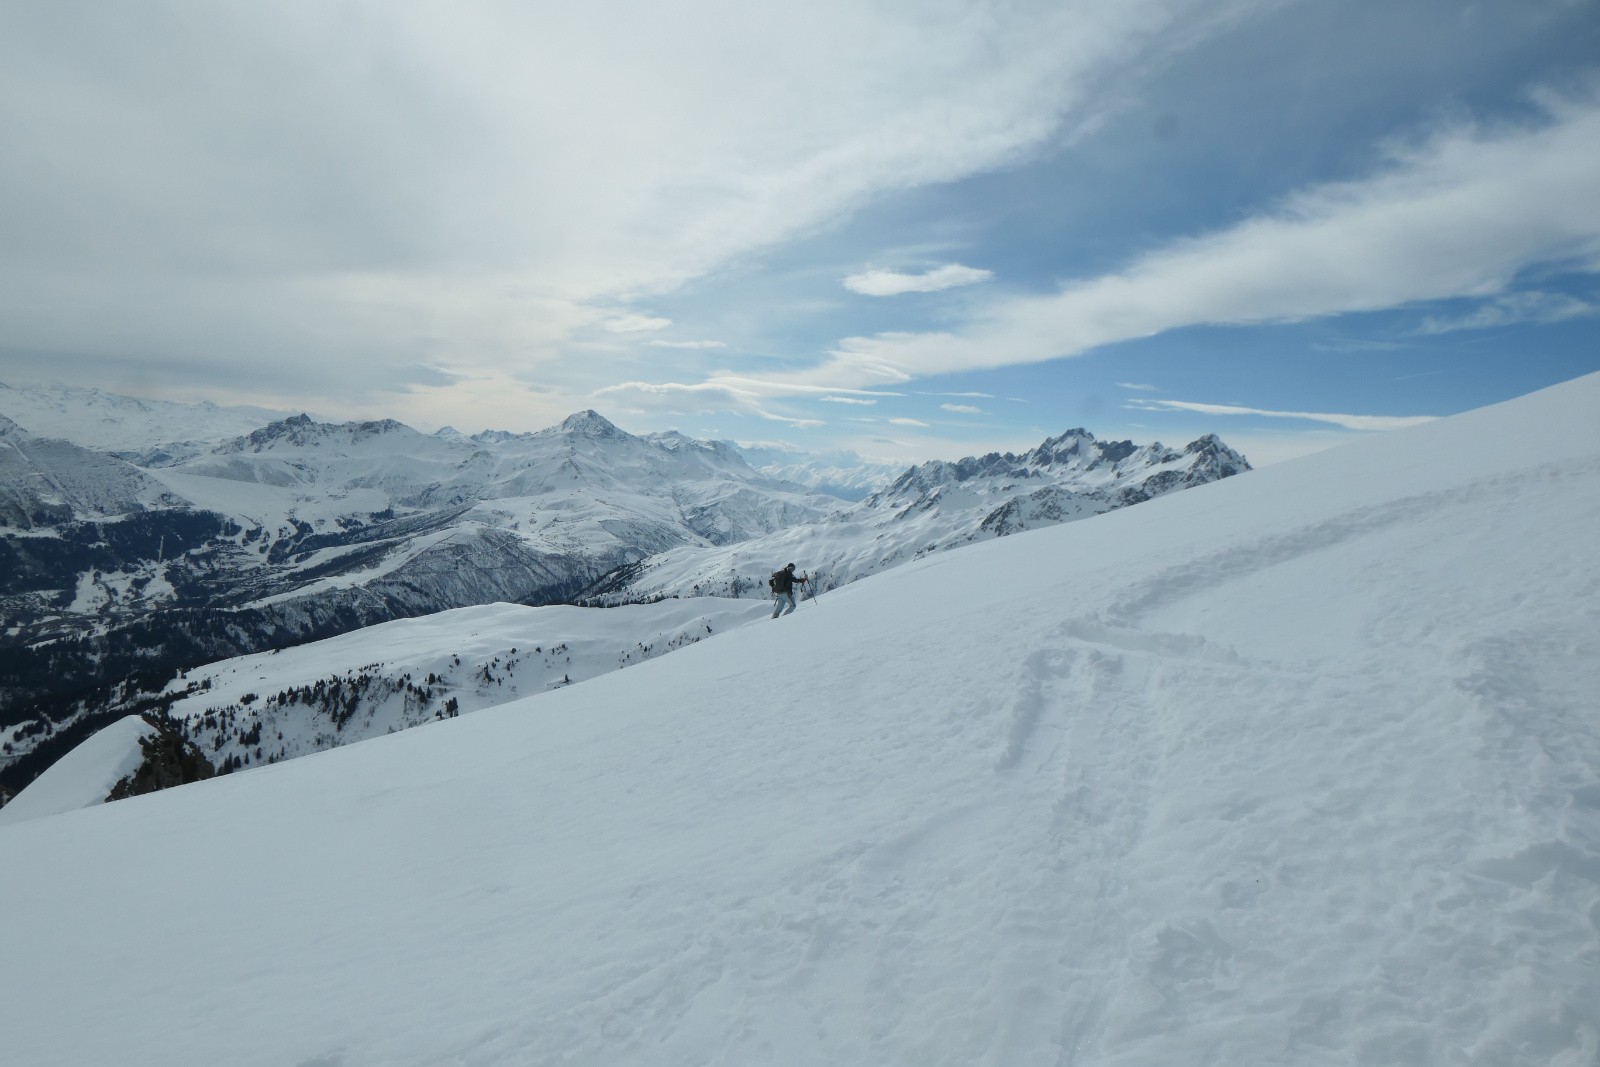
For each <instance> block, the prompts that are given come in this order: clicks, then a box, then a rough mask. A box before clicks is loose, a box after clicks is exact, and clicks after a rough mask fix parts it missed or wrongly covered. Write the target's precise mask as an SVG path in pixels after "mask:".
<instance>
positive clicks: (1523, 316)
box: [1417, 293, 1600, 335]
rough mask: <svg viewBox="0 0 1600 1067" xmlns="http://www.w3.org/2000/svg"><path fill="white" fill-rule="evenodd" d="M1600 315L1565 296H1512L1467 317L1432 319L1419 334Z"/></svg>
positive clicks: (1432, 316)
mask: <svg viewBox="0 0 1600 1067" xmlns="http://www.w3.org/2000/svg"><path fill="white" fill-rule="evenodd" d="M1597 312H1600V308H1597V307H1596V306H1595V305H1594V304H1592V303H1590V302H1589V301H1587V300H1579V299H1578V298H1577V297H1574V296H1567V295H1565V294H1562V293H1510V294H1507V295H1506V296H1503V297H1500V298H1498V299H1496V300H1491V301H1489V302H1488V303H1486V304H1484V305H1483V306H1482V307H1479V308H1478V309H1477V310H1475V311H1471V312H1469V313H1467V314H1465V315H1455V316H1449V315H1429V316H1428V317H1427V318H1425V319H1423V320H1422V325H1421V326H1419V327H1418V328H1417V333H1419V334H1423V335H1432V334H1441V333H1454V332H1456V331H1457V330H1489V329H1494V328H1496V327H1499V326H1515V325H1518V324H1521V323H1530V322H1531V323H1537V324H1539V325H1548V324H1549V323H1552V322H1562V321H1564V320H1566V319H1576V318H1583V317H1585V316H1588V315H1593V314H1595V313H1597Z"/></svg>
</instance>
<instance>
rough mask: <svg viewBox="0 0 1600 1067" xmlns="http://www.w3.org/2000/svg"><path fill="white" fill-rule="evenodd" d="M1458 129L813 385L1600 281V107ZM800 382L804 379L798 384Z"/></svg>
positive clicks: (847, 355) (842, 366)
mask: <svg viewBox="0 0 1600 1067" xmlns="http://www.w3.org/2000/svg"><path fill="white" fill-rule="evenodd" d="M1544 107H1545V111H1544V114H1543V117H1542V119H1541V120H1540V121H1539V122H1538V123H1537V124H1535V125H1524V126H1497V127H1452V128H1450V129H1446V130H1444V131H1442V132H1439V133H1437V134H1435V135H1434V136H1432V137H1430V138H1428V139H1426V140H1425V141H1422V142H1421V143H1418V144H1414V145H1410V146H1397V147H1395V148H1394V149H1393V150H1392V151H1391V161H1390V163H1389V165H1388V166H1387V167H1385V168H1384V169H1383V170H1381V171H1380V172H1378V173H1375V174H1373V175H1371V176H1369V177H1367V178H1363V179H1360V180H1355V181H1348V182H1340V183H1335V184H1329V185H1323V186H1318V187H1315V188H1312V189H1308V190H1306V191H1304V192H1302V193H1300V194H1298V195H1296V196H1294V197H1291V198H1290V199H1288V200H1287V201H1285V202H1284V203H1283V204H1282V205H1280V206H1279V207H1278V208H1277V209H1276V210H1274V211H1272V212H1270V213H1268V214H1263V215H1260V216H1257V217H1255V218H1252V219H1248V220H1246V221H1245V222H1243V223H1240V224H1239V225H1237V226H1234V227H1232V228H1230V229H1226V230H1221V231H1218V232H1216V233H1212V234H1208V235H1206V236H1202V237H1197V238H1193V239H1190V240H1183V241H1178V242H1174V243H1172V244H1170V245H1168V246H1167V247H1165V248H1162V249H1159V250H1157V251H1155V252H1153V253H1151V254H1149V255H1147V256H1145V257H1143V258H1142V259H1140V260H1138V261H1136V262H1134V263H1133V264H1131V265H1130V266H1129V267H1127V268H1126V269H1124V270H1121V271H1118V272H1116V273H1112V274H1107V275H1103V276H1101V277H1097V278H1091V279H1086V280H1083V281H1077V282H1072V283H1069V284H1067V285H1065V286H1064V287H1062V288H1061V289H1060V290H1059V291H1058V292H1056V293H1054V294H1051V295H1046V296H1037V297H1027V298H1013V299H1008V300H1001V301H997V302H994V303H991V304H989V305H988V306H987V307H985V308H983V309H981V310H980V311H979V312H978V313H976V314H975V316H974V317H973V318H972V319H971V320H970V321H969V322H968V323H967V324H966V325H965V326H964V327H962V328H959V329H956V330H952V331H949V332H943V333H885V334H879V335H876V336H873V337H850V338H846V339H844V340H843V341H841V342H840V343H839V344H838V346H837V347H836V348H835V350H834V351H833V352H832V354H831V359H830V360H828V361H827V362H826V363H825V364H824V365H822V366H821V367H819V368H818V369H817V370H816V371H815V374H817V375H819V376H825V377H827V378H828V379H829V380H832V381H849V382H853V383H856V384H860V385H870V384H871V383H873V382H877V381H905V380H908V379H910V378H913V377H919V376H924V375H931V374H944V373H952V372H957V371H964V370H973V369H979V368H989V367H998V366H1007V365H1013V364H1020V363H1033V362H1039V361H1042V360H1047V359H1053V358H1057V357H1062V356H1073V355H1079V354H1082V353H1084V352H1088V351H1090V350H1091V349H1094V348H1097V347H1100V346H1102V345H1106V344H1110V343H1113V342H1117V341H1125V340H1129V339H1133V338H1139V337H1148V336H1151V335H1154V334H1158V333H1162V332H1165V331H1167V330H1172V329H1177V328H1179V327H1184V326H1194V325H1206V324H1210V325H1248V324H1259V323H1271V322H1292V321H1298V320H1304V319H1310V318H1316V317H1320V316H1328V315H1337V314H1341V313H1346V312H1356V311H1373V310H1379V309H1385V308H1393V307H1398V306H1402V305H1406V304H1411V303H1417V302H1421V301H1428V300H1439V299H1445V298H1450V297H1461V296H1480V297H1482V296H1489V295H1492V294H1496V293H1499V292H1502V291H1503V290H1504V289H1505V288H1506V287H1507V286H1508V285H1509V284H1510V282H1511V281H1512V279H1513V278H1514V277H1515V276H1516V275H1517V273H1518V272H1519V271H1522V270H1524V269H1526V268H1528V267H1530V266H1533V265H1536V264H1542V263H1552V262H1562V263H1567V264H1569V265H1570V264H1572V263H1585V264H1588V269H1600V266H1597V264H1600V101H1597V100H1596V99H1595V97H1594V96H1593V95H1590V96H1586V97H1583V98H1580V99H1564V100H1552V99H1547V100H1546V101H1545V102H1544ZM802 378H803V376H802Z"/></svg>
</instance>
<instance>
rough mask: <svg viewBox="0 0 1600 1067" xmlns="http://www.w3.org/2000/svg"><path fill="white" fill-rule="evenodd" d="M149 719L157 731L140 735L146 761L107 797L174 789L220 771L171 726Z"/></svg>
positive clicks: (112, 798) (122, 796)
mask: <svg viewBox="0 0 1600 1067" xmlns="http://www.w3.org/2000/svg"><path fill="white" fill-rule="evenodd" d="M145 721H146V722H148V723H149V724H150V725H151V726H152V727H154V731H153V732H152V733H150V734H149V735H147V736H145V737H141V738H140V739H139V747H140V748H141V749H143V751H144V762H142V763H140V764H139V767H138V769H137V770H135V771H134V772H133V773H132V774H130V775H128V776H127V777H126V778H124V779H122V780H121V781H119V782H118V783H117V784H116V785H115V786H113V787H112V789H111V792H110V793H109V794H108V795H107V796H106V800H108V801H110V800H123V799H126V798H127V797H136V796H142V795H143V794H145V793H154V792H155V791H156V790H158V789H170V788H172V787H173V786H175V785H188V784H189V783H190V782H203V781H205V780H206V779H207V778H211V777H213V776H214V775H215V774H216V773H217V771H216V768H215V767H213V766H211V763H210V762H209V761H208V760H207V759H206V758H205V756H203V755H201V754H200V750H199V749H198V748H196V747H195V746H194V745H193V744H192V743H190V742H188V741H186V740H184V739H183V738H182V737H181V736H179V735H178V734H177V733H176V732H175V731H173V730H172V729H171V728H170V727H168V726H166V725H164V724H162V723H160V722H157V721H156V720H154V719H149V718H147V719H146V720H145Z"/></svg>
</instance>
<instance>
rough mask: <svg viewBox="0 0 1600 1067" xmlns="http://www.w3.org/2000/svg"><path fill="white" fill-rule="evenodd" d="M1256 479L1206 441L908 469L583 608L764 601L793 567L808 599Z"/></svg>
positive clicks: (653, 561) (1104, 444)
mask: <svg viewBox="0 0 1600 1067" xmlns="http://www.w3.org/2000/svg"><path fill="white" fill-rule="evenodd" d="M1249 469H1250V464H1249V463H1248V462H1247V461H1246V460H1245V458H1244V457H1243V456H1241V455H1239V454H1238V453H1237V452H1235V451H1233V449H1231V448H1229V447H1228V446H1227V445H1225V444H1223V443H1222V441H1221V440H1219V439H1218V438H1217V437H1216V436H1215V435H1211V434H1208V435H1206V436H1205V437H1202V438H1199V439H1198V440H1195V441H1192V442H1190V443H1189V445H1188V446H1186V447H1185V448H1183V449H1182V450H1181V451H1180V450H1178V449H1172V448H1167V447H1165V446H1164V445H1162V444H1160V443H1159V442H1157V443H1155V444H1149V445H1135V444H1133V442H1131V441H1097V440H1095V438H1094V435H1093V434H1091V433H1089V431H1087V430H1084V429H1076V430H1068V431H1067V432H1066V433H1064V434H1061V435H1060V436H1058V437H1052V438H1050V439H1048V440H1046V441H1045V442H1044V443H1042V444H1041V445H1039V446H1038V447H1037V448H1034V449H1032V450H1030V451H1028V452H1025V453H1023V454H1022V455H1020V456H1019V455H1013V454H1011V453H1009V452H1007V453H998V452H991V453H990V454H988V455H986V456H970V457H968V458H966V459H963V460H960V461H959V462H956V463H946V462H943V461H937V460H936V461H933V462H930V463H924V464H921V465H919V466H915V467H910V468H908V469H906V470H904V471H903V472H902V473H901V474H900V476H899V477H898V478H896V479H894V481H892V482H891V483H889V484H888V485H887V486H885V487H883V488H882V489H880V490H878V491H877V492H875V493H873V494H872V495H871V496H869V497H867V498H866V499H865V500H863V501H862V502H861V503H859V504H857V505H856V506H854V507H852V508H850V509H848V510H842V511H839V512H836V513H835V514H833V515H830V516H828V517H827V519H826V520H824V521H822V522H818V523H813V524H810V525H805V526H797V527H787V528H785V529H781V530H778V531H776V532H774V533H771V534H768V535H767V536H764V537H755V538H750V539H748V540H744V541H741V542H738V543H736V544H731V545H722V546H713V547H707V546H698V545H684V546H681V547H677V548H673V549H670V550H668V551H666V552H662V553H659V554H657V555H655V556H652V557H650V558H648V559H645V560H642V561H639V562H637V563H629V564H627V565H626V566H624V567H622V568H620V569H618V570H617V571H616V572H614V573H612V574H609V575H607V576H606V577H604V578H602V579H601V580H600V581H599V582H598V583H596V584H595V585H594V586H592V587H591V588H590V589H589V590H587V591H586V592H585V596H584V599H585V601H586V602H589V603H594V604H600V605H605V604H623V603H636V602H639V601H647V600H651V599H654V598H657V597H662V596H702V595H714V596H733V597H738V596H755V597H764V596H766V595H767V585H766V579H767V576H768V575H769V574H770V573H771V572H772V571H773V570H775V569H777V568H778V567H781V566H783V565H784V564H785V563H787V562H794V563H796V564H797V565H798V566H799V567H800V570H801V571H802V572H808V573H809V574H810V576H811V580H810V587H811V589H812V591H813V592H816V591H820V590H826V589H832V588H837V587H838V586H841V585H844V584H846V583H848V582H853V581H855V580H857V579H859V578H862V577H865V576H866V575H869V574H876V573H877V572H879V571H882V570H885V569H887V568H889V567H894V566H898V565H900V564H902V563H905V562H907V561H909V560H914V559H919V558H921V557H922V556H925V555H927V554H928V553H930V552H940V551H944V550H946V549H950V548H955V547H958V546H960V545H966V544H971V543H972V542H974V541H979V540H985V539H988V538H993V537H1004V536H1006V535H1007V534H1014V533H1021V532H1022V531H1024V530H1034V529H1039V528H1041V527H1044V526H1053V525H1055V524H1057V523H1061V522H1072V521H1074V520H1077V519H1084V518H1088V517H1090V516H1093V515H1103V514H1105V513H1106V512H1108V511H1112V510H1115V509H1116V508H1120V507H1126V506H1128V505H1129V504H1138V503H1142V502H1144V501H1146V500H1152V499H1154V498H1155V497H1158V496H1163V495H1165V494H1167V493H1172V492H1176V491H1178V490H1180V489H1191V488H1193V487H1195V486H1197V485H1205V484H1207V483H1209V482H1214V481H1217V480H1219V479H1221V478H1230V477H1232V476H1234V475H1235V474H1239V473H1242V472H1244V471H1247V470H1249Z"/></svg>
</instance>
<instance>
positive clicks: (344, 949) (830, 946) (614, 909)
mask: <svg viewBox="0 0 1600 1067" xmlns="http://www.w3.org/2000/svg"><path fill="white" fill-rule="evenodd" d="M1597 528H1600V376H1591V377H1589V378H1585V379H1580V380H1579V381H1577V382H1574V383H1569V384H1567V385H1565V386H1561V387H1558V388H1556V389H1552V390H1546V391H1544V392H1542V393H1538V394H1534V395H1533V396H1531V397H1527V398H1523V399H1521V400H1518V401H1513V402H1511V403H1508V404H1503V405H1498V406H1496V407H1493V408H1488V409H1484V410H1482V411H1479V412H1473V413H1469V414H1467V415H1463V416H1458V417H1456V418H1453V419H1449V420H1443V421H1441V422H1438V423H1434V424H1431V425H1428V426H1424V427H1418V428H1415V429H1411V430H1406V431H1397V432H1394V433H1391V434H1388V435H1385V436H1383V437H1381V438H1374V439H1369V440H1366V441H1362V442H1359V443H1357V444H1353V445H1350V446H1346V447H1344V448H1342V449H1338V450H1333V451H1328V452H1323V453H1318V454H1316V455H1313V456H1309V457H1306V458H1303V459H1300V460H1296V461H1292V462H1288V463H1283V464H1279V465H1275V466H1273V467H1271V468H1268V469H1266V470H1262V471H1257V472H1253V473H1250V474H1246V475H1242V476H1239V477H1236V478H1230V479H1227V480H1224V481H1222V482H1218V483H1215V484H1212V485H1208V486H1204V487H1201V488H1198V489H1194V490H1192V491H1187V492H1183V493H1178V494H1174V495H1171V496H1167V497H1163V498H1161V499H1159V500H1155V501H1152V502H1149V503H1147V504H1143V505H1141V506H1139V507H1137V508H1129V509H1123V510H1119V511H1115V512H1112V513H1109V514H1107V515H1103V516H1100V517H1097V518H1093V519H1089V520H1086V521H1083V522H1078V523H1071V524H1067V525H1063V526H1058V527H1054V528H1050V529H1046V530H1040V531H1036V532H1032V533H1027V534H1022V535H1019V536H1015V537H1008V538H1003V539H999V540H995V541H988V542H983V543H980V544H976V545H973V546H971V547H968V548H964V549H960V550H957V551H953V552H949V553H943V554H939V555H935V556H930V557H927V558H925V559H922V560H919V561H916V562H914V563H909V564H907V565H905V566H903V567H900V568H898V569H896V570H893V571H890V572H887V573H884V574H881V575H877V576H875V577H872V578H869V579H866V580H864V581H861V582H858V583H855V584H853V585H851V586H849V587H846V588H844V589H839V590H835V591H832V592H829V593H827V594H825V595H824V596H822V597H821V598H820V599H818V600H816V601H814V602H809V603H806V604H803V605H802V606H801V608H800V610H799V611H798V612H796V613H795V614H794V615H792V616H789V617H786V618H785V619H783V620H780V621H778V622H768V621H765V620H762V621H760V622H757V623H755V624H752V625H747V626H744V627H742V628H738V629H735V630H733V631H731V632H728V633H723V634H721V635H718V636H716V637H713V638H711V639H709V640H706V641H702V642H699V643H697V644H695V645H693V646H691V647H688V648H685V649H682V650H681V651H678V652H675V653H673V654H672V655H669V656H665V657H662V658H660V659H656V660H653V661H651V662H649V663H645V664H641V665H640V666H638V667H636V668H633V669H629V670H625V671H615V672H612V673H609V674H606V675H604V676H602V677H599V678H596V679H594V680H592V681H589V682H585V683H583V684H581V685H575V686H570V687H566V688H562V689H559V690H556V691H553V692H550V693H546V694H543V695H540V696H537V697H532V698H529V699H526V700H522V701H516V702H513V703H509V704H506V705H503V706H501V707H499V708H494V709H490V710H486V711H483V712H480V713H478V714H476V715H471V716H464V717H461V718H458V719H453V720H450V721H447V722H443V723H439V724H436V725H430V726H425V727H422V728H420V729H416V730H410V731H407V732H405V733H399V734H395V735H392V736H388V737H382V738H377V739H374V740H372V741H368V742H364V743H362V744H358V745H353V746H349V747H347V748H342V749H339V750H336V751H333V752H326V753H321V754H318V755H314V756H310V757H307V758H305V759H300V760H294V761H291V762H288V763H284V764H280V765H276V766H272V767H268V768H264V769H261V770H258V771H252V772H251V773H249V774H243V775H234V776H228V777H225V778H221V779H215V780H212V781H209V782H204V783H199V784H197V785H193V786H186V787H183V788H181V789H176V790H170V791H167V792H163V793H157V794H153V795H150V796H145V797H137V798H134V799H131V800H127V801H122V802H119V803H116V804H110V805H105V806H103V807H99V808H95V809H92V810H87V811H79V812H71V813H67V814H63V815H60V816H56V817H52V818H46V819H40V820H36V821H33V822H27V823H22V824H20V825H15V826H10V827H6V828H4V829H3V830H0V870H4V871H5V872H6V876H5V877H4V878H3V879H0V914H3V915H8V916H26V917H28V921H27V922H26V923H17V924H14V926H13V927H12V928H10V929H8V930H7V931H6V944H5V967H4V968H3V969H0V1034H4V1043H5V1054H6V1057H7V1060H8V1061H9V1062H17V1063H25V1064H29V1065H49V1064H86V1063H118V1064H135V1065H137V1064H163V1065H169V1064H179V1065H182V1064H212V1063H217V1062H227V1063H230V1064H240V1065H252V1064H288V1065H294V1067H311V1065H318V1067H334V1065H337V1067H366V1065H379V1064H382V1065H410V1064H416V1065H421V1064H441V1063H449V1064H461V1065H488V1064H534V1063H538V1064H544V1063H574V1064H727V1065H732V1064H752V1063H762V1064H795V1065H800V1064H804V1065H815V1064H830V1065H831V1064H863V1065H866V1064H873V1065H884V1064H906V1065H912V1064H915V1065H924V1064H974V1063H992V1064H1007V1065H1010V1064H1023V1065H1028V1064H1080V1065H1082V1064H1093V1065H1118V1067H1124V1065H1152V1067H1154V1065H1163V1067H1164V1065H1171V1064H1185V1065H1191V1064H1193V1065H1229V1067H1237V1065H1242V1064H1251V1065H1256V1064H1297V1065H1298V1064H1306V1065H1320V1064H1351V1063H1356V1064H1485V1065H1488V1064H1493V1065H1507V1064H1513V1065H1520V1064H1558V1065H1567V1067H1577V1065H1587V1064H1594V1063H1595V1062H1596V1060H1597V1057H1600V730H1597V720H1600V715H1597V712H1596V697H1595V694H1596V693H1597V692H1600V559H1597V549H1596V543H1595V538H1594V531H1595V530H1596V529H1597Z"/></svg>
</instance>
